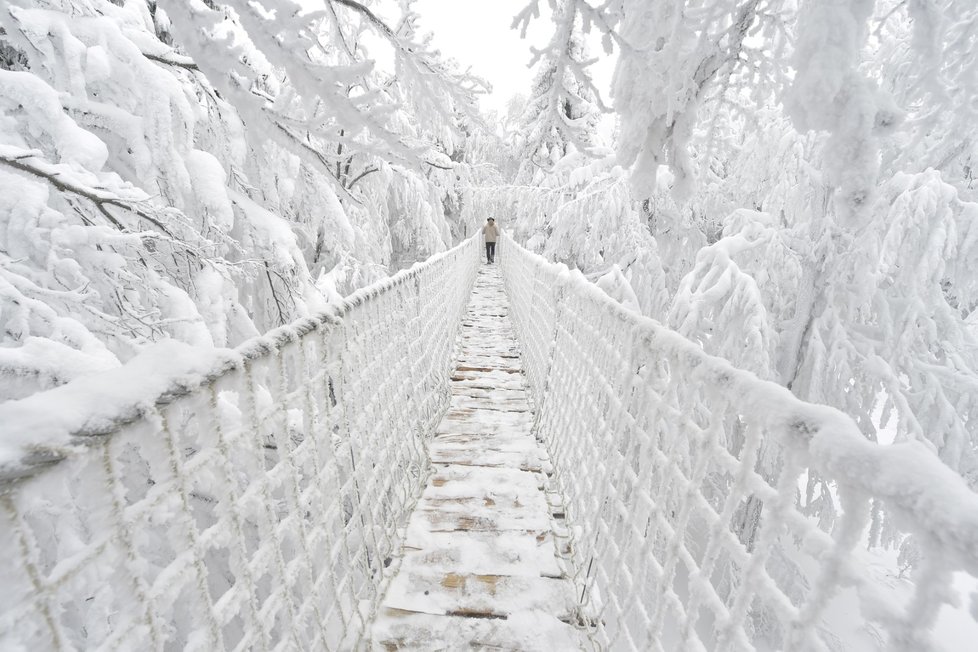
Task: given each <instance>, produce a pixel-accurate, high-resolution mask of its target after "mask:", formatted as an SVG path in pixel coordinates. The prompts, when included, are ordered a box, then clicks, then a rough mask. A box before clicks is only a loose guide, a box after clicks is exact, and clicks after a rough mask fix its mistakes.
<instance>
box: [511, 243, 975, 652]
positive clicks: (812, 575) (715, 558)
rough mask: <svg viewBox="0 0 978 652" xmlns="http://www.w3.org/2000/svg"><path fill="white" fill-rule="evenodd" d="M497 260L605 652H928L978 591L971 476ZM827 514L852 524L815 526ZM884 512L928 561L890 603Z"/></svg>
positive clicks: (568, 283)
mask: <svg viewBox="0 0 978 652" xmlns="http://www.w3.org/2000/svg"><path fill="white" fill-rule="evenodd" d="M499 256H500V260H501V265H502V270H503V276H504V281H505V284H506V288H507V293H508V294H509V297H510V302H511V305H512V311H511V314H512V317H513V320H514V323H515V326H516V330H517V334H518V338H519V340H520V345H521V347H522V350H523V356H524V360H525V366H526V369H527V375H528V378H529V381H530V385H531V390H532V394H533V395H534V398H535V403H536V409H537V423H536V429H537V437H538V438H539V439H541V440H542V441H544V442H545V443H546V445H547V447H548V449H549V451H550V453H551V455H552V457H553V466H554V469H555V478H554V484H555V485H556V491H558V492H559V494H560V495H561V496H562V499H563V501H564V502H565V511H566V513H565V518H566V522H567V523H568V525H569V528H570V529H569V530H568V532H567V536H568V537H569V538H570V540H571V541H570V547H569V548H570V549H571V550H572V551H573V553H572V554H573V559H572V560H571V561H572V564H571V566H572V567H573V568H575V569H576V571H575V572H576V576H575V581H576V582H577V584H578V589H579V593H578V595H579V596H580V597H581V602H582V605H581V610H582V614H583V617H585V618H587V619H590V620H591V622H592V623H594V624H596V625H598V628H599V632H600V633H599V636H600V637H601V638H602V639H603V643H604V644H606V645H607V646H608V647H609V649H634V650H676V649H716V650H738V649H744V650H747V649H782V650H837V649H857V648H858V649H863V648H862V647H859V645H856V647H855V648H853V647H852V645H854V642H856V641H863V642H865V641H867V640H871V639H872V638H873V637H874V636H875V637H877V641H876V644H872V643H871V644H870V645H869V646H868V648H869V649H886V650H906V651H910V650H915V651H916V650H928V649H933V648H934V647H935V643H934V641H933V640H932V633H931V631H930V630H931V628H932V626H933V624H934V622H935V620H936V617H937V614H938V612H939V611H940V609H941V608H942V606H943V604H944V603H946V602H948V601H949V600H954V599H955V597H954V591H953V590H952V588H951V579H952V573H953V572H954V571H958V570H962V571H966V572H968V573H971V574H972V575H976V576H978V495H976V494H975V493H973V492H971V491H970V490H969V489H968V488H967V486H966V485H965V483H964V481H963V480H962V479H961V478H960V477H959V476H958V475H956V474H955V473H953V472H952V471H951V470H949V469H948V468H946V467H945V466H943V465H942V464H941V462H940V461H939V460H938V459H937V457H936V456H935V455H933V454H932V453H931V452H930V451H928V450H927V449H926V448H925V447H924V446H922V445H921V444H919V443H916V442H914V443H904V444H894V445H891V446H880V445H877V444H875V443H872V442H869V441H867V440H866V439H865V438H864V437H863V436H862V435H861V434H860V432H859V430H858V429H857V427H856V425H855V424H854V423H853V422H852V421H851V420H850V419H849V418H848V417H846V416H845V415H844V414H842V413H841V412H838V411H837V410H834V409H832V408H829V407H825V406H819V405H812V404H808V403H805V402H803V401H800V400H799V399H797V398H796V397H795V396H793V395H792V394H791V393H790V392H789V391H788V390H787V389H785V388H783V387H781V386H778V385H776V384H774V383H770V382H766V381H762V380H760V379H758V378H757V377H756V376H754V375H753V374H751V373H749V372H746V371H743V370H740V369H736V368H734V367H733V366H731V365H730V364H729V363H728V362H726V361H725V360H722V359H720V358H716V357H712V356H710V355H707V354H706V353H705V352H703V350H702V349H701V348H700V347H699V346H697V345H696V344H694V343H692V342H690V341H688V340H686V339H685V338H683V337H681V336H680V335H679V334H677V333H675V332H674V331H671V330H669V329H667V328H665V327H663V326H662V325H660V324H659V323H658V322H656V321H654V320H652V319H648V318H645V317H642V316H640V315H637V314H635V313H633V312H631V311H629V310H627V309H625V308H623V307H621V306H620V305H619V304H618V303H617V302H615V301H613V300H612V299H611V298H609V297H608V296H607V295H605V294H604V293H603V292H602V291H601V290H600V289H598V288H597V287H596V286H594V285H593V284H590V283H588V282H587V281H586V280H585V279H584V278H583V276H582V275H581V274H580V273H579V272H570V271H568V270H567V268H566V267H565V266H563V265H556V264H552V263H549V262H547V261H545V260H544V259H543V258H541V257H539V256H537V255H535V254H532V253H530V252H528V251H526V250H525V249H523V248H522V247H520V246H519V245H518V244H516V243H515V242H514V241H513V240H512V239H511V238H509V237H508V236H503V241H502V242H501V246H500V252H499ZM828 501H833V502H834V504H838V505H840V506H841V509H842V513H841V515H837V516H836V518H834V520H823V522H822V524H821V527H820V524H819V522H818V520H817V519H816V518H815V517H814V516H813V514H815V513H816V512H819V511H821V512H822V516H823V517H824V515H825V513H827V512H829V513H830V510H827V509H822V510H819V509H817V507H818V506H819V505H820V504H821V505H823V506H824V505H825V504H826V503H827V502H828ZM880 509H883V510H885V512H886V514H887V515H888V517H889V518H890V523H889V525H888V527H899V528H900V529H901V531H902V532H905V533H906V534H910V535H913V536H914V539H915V542H916V546H917V549H918V550H920V552H921V561H920V564H919V568H918V570H917V572H916V573H915V574H914V578H913V579H914V581H913V582H910V581H909V580H904V579H901V578H898V577H896V576H895V575H894V576H893V577H889V578H887V579H886V582H887V583H888V584H889V585H891V586H888V587H887V590H886V591H880V581H879V579H878V578H877V579H875V580H874V579H873V578H871V577H870V576H869V573H870V572H871V571H869V570H867V567H869V566H871V565H874V566H877V567H879V566H882V563H872V564H871V563H870V562H871V561H873V560H874V559H876V560H877V561H878V560H879V559H878V558H871V557H870V555H871V553H870V552H868V551H867V550H866V549H865V546H864V545H861V544H863V543H865V542H866V537H867V529H868V527H869V524H870V522H871V520H870V513H871V510H880ZM887 552H888V554H890V561H893V558H894V557H895V556H896V555H895V553H894V552H892V551H887ZM972 600H973V601H974V602H976V603H978V596H974V597H973V598H972ZM972 613H978V604H973V605H972ZM877 645H878V647H877Z"/></svg>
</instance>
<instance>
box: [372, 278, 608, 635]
mask: <svg viewBox="0 0 978 652" xmlns="http://www.w3.org/2000/svg"><path fill="white" fill-rule="evenodd" d="M506 306H507V304H506V296H505V293H504V292H503V291H502V284H501V279H500V277H499V272H498V268H496V267H494V266H487V267H484V268H483V269H482V271H481V272H480V275H479V278H478V279H477V281H476V286H475V289H474V291H473V294H472V298H471V300H470V304H469V308H468V312H467V314H466V317H465V319H464V320H463V324H462V335H461V336H460V338H459V343H460V348H459V353H458V357H457V367H456V369H455V371H454V373H453V375H452V382H451V385H450V391H451V395H452V397H451V403H450V408H449V410H448V412H447V413H446V414H445V417H444V418H443V420H442V422H441V423H440V424H439V425H438V427H437V428H436V429H435V433H434V437H433V438H432V439H431V440H430V443H429V454H430V460H431V463H432V464H433V466H434V473H433V474H432V475H431V476H430V478H429V482H428V486H427V487H426V488H425V490H424V492H423V494H422V496H421V499H420V500H419V501H418V504H417V506H416V508H415V510H414V512H413V513H412V514H411V517H410V519H409V520H408V524H407V528H406V531H405V539H404V544H403V546H402V549H401V551H400V554H399V555H398V557H397V558H396V559H395V561H394V563H393V564H392V566H391V568H392V569H396V573H395V574H394V576H393V577H392V579H391V582H390V585H389V586H388V589H387V593H386V594H385V596H384V602H383V604H382V608H381V610H380V613H379V614H378V617H377V619H376V621H375V622H374V623H373V625H372V627H371V632H370V635H371V640H370V647H371V648H372V649H382V650H455V649H492V650H580V649H591V648H592V647H593V645H591V644H590V642H589V641H588V638H587V632H586V631H584V630H582V629H579V628H578V627H576V626H574V625H572V624H571V623H577V622H578V621H579V619H577V618H576V617H575V615H574V614H575V613H576V612H575V609H576V603H575V591H574V589H573V584H572V582H571V581H570V580H569V579H568V572H567V571H566V569H565V568H564V567H563V562H562V561H561V557H560V556H559V555H558V554H557V553H558V549H559V550H561V551H563V552H566V550H567V547H568V546H569V540H568V539H567V538H565V537H564V536H563V533H565V532H566V529H567V528H566V527H565V526H564V525H563V520H562V519H561V518H558V519H555V518H554V515H553V514H554V512H555V511H558V510H559V508H557V509H555V508H553V507H552V506H551V505H550V504H549V503H548V500H547V495H546V494H545V493H544V490H543V489H544V486H545V485H546V482H547V477H546V474H547V473H548V472H549V471H550V461H549V458H548V456H547V453H546V451H545V450H544V449H543V448H542V447H541V446H540V444H539V443H538V442H537V441H536V440H535V439H534V438H533V435H532V434H531V428H532V425H533V413H532V412H531V409H530V401H529V399H528V395H527V390H526V385H525V377H524V374H523V367H522V361H521V360H520V357H519V351H518V348H517V346H516V344H515V336H514V333H513V330H512V325H511V323H510V321H509V317H508V312H509V311H508V308H507V307H506ZM558 516H560V517H562V514H558ZM558 524H559V525H558Z"/></svg>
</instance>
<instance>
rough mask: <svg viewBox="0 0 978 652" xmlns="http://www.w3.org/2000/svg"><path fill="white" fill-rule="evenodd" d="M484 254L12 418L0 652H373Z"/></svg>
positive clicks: (65, 392)
mask: <svg viewBox="0 0 978 652" xmlns="http://www.w3.org/2000/svg"><path fill="white" fill-rule="evenodd" d="M479 244H480V239H479V238H470V239H469V240H467V241H465V242H464V243H462V244H460V245H459V246H457V247H455V248H454V249H452V250H450V251H447V252H444V253H441V254H438V255H435V256H434V257H432V258H431V259H429V260H427V261H425V262H423V263H419V264H416V265H415V266H413V267H412V268H411V269H409V270H404V271H401V272H399V273H397V274H395V275H393V276H391V277H390V278H387V279H384V280H382V281H379V282H378V283H375V284H373V285H371V286H369V287H367V288H364V289H361V290H359V291H357V292H355V293H353V294H352V295H351V296H350V297H348V298H347V299H346V300H344V301H343V302H342V303H341V304H340V305H338V306H337V307H336V308H335V309H332V310H329V311H326V312H323V313H321V314H318V315H316V316H314V317H310V318H306V319H300V320H298V321H296V322H294V323H293V324H290V325H288V326H283V327H281V328H278V329H275V330H273V331H271V332H269V333H268V334H266V335H264V336H261V337H257V338H254V339H252V340H249V341H248V342H246V343H244V344H242V345H241V346H239V347H237V348H236V349H234V350H221V351H215V352H211V353H204V354H201V353H200V351H199V350H196V349H191V348H190V347H186V346H181V345H178V344H176V343H167V344H163V345H161V346H159V347H157V348H156V349H155V350H154V351H150V353H149V354H148V355H147V356H144V357H142V358H139V357H137V359H136V360H134V361H133V362H132V363H130V364H127V365H123V367H122V368H121V369H119V370H114V371H111V372H106V373H105V374H101V375H98V376H96V377H93V378H88V379H82V380H79V381H75V382H73V383H69V384H68V385H67V386H64V387H60V388H56V389H54V390H50V391H47V392H42V393H39V394H36V395H34V396H31V397H28V398H26V399H22V400H19V401H9V402H7V403H4V404H0V429H2V431H3V433H2V434H3V438H4V439H5V440H6V441H7V442H8V443H7V446H6V450H0V462H6V464H5V465H3V466H0V554H2V556H3V559H4V562H3V566H2V567H0V586H3V591H2V592H0V648H3V649H6V648H7V647H8V646H9V647H13V648H17V649H20V648H21V647H23V648H24V649H162V648H163V647H166V646H173V645H186V646H187V648H188V649H232V648H236V649H259V648H260V649H272V648H273V647H276V646H278V647H281V646H282V645H289V646H291V647H293V648H294V649H316V648H325V649H337V648H340V647H343V648H348V647H351V646H353V645H355V643H356V640H357V638H358V637H359V636H360V635H361V634H362V632H363V629H364V627H365V626H366V624H367V623H368V622H369V618H370V616H371V613H372V612H373V610H374V609H376V606H377V604H378V601H379V599H380V596H381V594H380V588H381V587H380V583H381V581H382V578H383V575H384V568H385V566H386V564H387V563H389V557H390V554H391V552H392V551H393V550H394V547H395V545H396V542H397V538H398V533H397V530H398V527H399V526H403V520H404V518H405V517H406V514H407V512H408V511H409V509H410V507H411V504H412V502H413V501H414V500H415V499H416V496H417V495H418V493H419V491H420V488H421V487H422V486H423V480H424V477H425V475H426V473H427V468H428V459H427V453H426V450H425V448H426V438H427V436H428V435H429V433H430V431H431V429H432V425H433V424H434V421H435V420H436V419H437V418H438V416H439V414H440V413H441V412H442V411H443V410H444V408H445V406H446V405H447V398H448V393H447V383H448V379H449V376H450V373H451V368H450V367H451V357H452V350H453V342H454V333H456V332H457V329H458V328H459V326H460V324H461V317H462V314H463V311H464V308H465V305H466V302H467V300H468V296H469V293H470V290H471V286H472V283H473V282H474V279H475V273H476V271H477V269H478V262H479ZM194 356H196V358H195V357H194ZM168 358H170V359H168ZM147 376H152V377H147ZM140 383H141V384H140ZM136 384H140V386H139V387H138V388H134V386H135V385H136ZM11 442H12V444H11Z"/></svg>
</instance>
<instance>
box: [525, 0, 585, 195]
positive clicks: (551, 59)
mask: <svg viewBox="0 0 978 652" xmlns="http://www.w3.org/2000/svg"><path fill="white" fill-rule="evenodd" d="M550 4H551V9H552V11H553V20H554V24H555V30H554V35H553V38H552V39H551V40H550V42H549V43H548V45H547V46H546V47H544V48H543V49H541V50H537V51H535V54H534V60H535V62H536V69H537V72H536V75H535V76H534V79H533V84H532V87H531V88H530V92H529V96H528V98H527V101H526V107H525V108H524V110H523V116H522V119H521V121H522V125H521V128H520V132H519V135H518V137H517V138H518V141H517V142H516V143H515V145H516V146H515V158H516V160H517V161H519V170H518V172H517V174H516V182H517V183H520V184H535V185H539V184H540V183H541V181H542V179H543V178H544V177H545V176H546V175H547V174H549V173H550V172H551V171H552V169H553V167H554V166H555V165H556V164H557V163H558V161H560V159H562V158H563V157H564V156H566V155H568V154H570V153H573V152H583V153H590V152H591V150H592V148H594V147H595V146H596V145H597V142H596V130H597V126H598V120H599V118H600V115H601V107H600V105H599V100H598V93H597V91H596V89H595V88H594V84H593V82H592V81H591V76H590V73H589V72H588V70H587V66H588V65H589V64H590V63H593V61H590V60H589V59H588V56H587V47H586V44H585V42H584V37H583V34H582V32H581V27H580V24H579V18H578V16H577V12H576V11H575V10H574V2H567V1H564V0H561V1H559V2H551V3H550ZM538 10H539V8H538V7H536V3H533V5H531V6H530V7H528V8H527V9H525V10H524V12H523V13H522V14H521V15H520V16H517V18H516V21H515V23H514V24H519V23H520V21H523V22H524V30H525V21H526V20H528V18H527V17H526V15H527V13H528V12H532V11H538Z"/></svg>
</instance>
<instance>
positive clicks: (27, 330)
mask: <svg viewBox="0 0 978 652" xmlns="http://www.w3.org/2000/svg"><path fill="white" fill-rule="evenodd" d="M384 12H386V14H384ZM387 15H389V16H391V17H387ZM368 35H369V36H368ZM368 43H369V44H370V45H371V47H373V48H374V49H375V50H376V52H372V51H369V50H368V48H367V44H368ZM378 61H380V62H388V61H389V62H390V63H384V64H383V65H381V64H378V63H377V62H378ZM480 86H481V82H479V81H478V80H476V79H475V78H473V77H470V76H468V75H466V74H464V73H459V72H457V71H456V70H455V69H454V68H453V67H452V66H451V65H450V64H448V63H446V62H445V60H444V59H443V58H442V57H441V56H440V54H439V53H438V52H436V51H434V50H432V49H431V47H430V43H429V42H428V41H427V40H426V39H425V38H423V37H422V36H421V35H420V28H419V19H418V17H417V16H416V15H415V14H414V12H413V11H412V10H411V3H410V2H404V3H371V4H370V6H369V7H368V6H367V5H365V4H362V3H358V2H353V1H349V0H330V1H329V2H326V1H324V2H322V3H319V5H318V6H314V5H311V4H310V3H304V4H302V5H299V4H296V3H293V2H289V1H287V0H285V1H282V2H278V1H276V0H269V1H268V2H263V3H247V2H235V1H229V2H209V1H208V2H190V3H188V2H183V0H180V1H164V0H161V1H160V2H155V1H152V2H148V1H147V0H125V1H117V2H110V1H109V0H85V1H82V0H68V1H66V2H55V1H48V0H11V2H6V3H4V4H3V5H2V6H0V230H2V233H3V238H2V239H0V242H2V245H0V370H2V371H0V399H3V398H9V397H14V396H21V395H24V394H27V393H30V392H33V391H36V390H37V389H41V388H45V387H50V386H53V385H58V384H61V383H63V382H66V381H68V380H71V379H72V378H75V377H78V376H80V375H84V374H86V373H91V372H93V371H97V370H98V369H100V368H105V367H106V366H113V365H117V364H119V363H120V361H125V360H126V359H128V358H129V357H131V356H132V355H133V354H134V353H136V352H137V351H138V350H139V348H140V347H141V346H143V345H144V344H145V343H147V342H150V341H153V340H156V339H160V338H165V337H175V338H178V339H181V340H184V341H187V342H190V343H193V344H199V345H204V346H211V345H217V346H230V345H234V344H236V343H238V342H240V341H242V340H243V339H245V338H247V337H249V336H252V335H255V334H257V333H259V332H262V331H264V330H266V329H268V328H271V327H273V326H276V325H278V324H281V323H285V322H288V321H291V320H292V319H294V318H296V317H298V316H301V315H304V314H308V313H309V312H311V311H314V310H318V309H320V308H322V307H324V306H325V304H326V303H327V302H328V301H329V300H332V299H335V298H336V297H337V296H338V295H341V294H345V293H347V292H349V291H351V290H352V289H355V288H356V287H359V286H360V285H363V284H365V283H367V282H370V281H372V280H375V279H377V278H379V277H381V276H383V275H385V274H387V273H388V272H389V271H391V270H393V269H396V268H397V266H399V265H401V264H408V263H410V262H413V260H414V259H416V258H420V257H426V256H427V255H429V254H430V253H432V252H434V251H439V250H442V249H444V248H445V247H447V246H449V245H450V244H452V242H453V240H454V238H455V237H456V234H457V231H458V230H457V229H456V228H455V227H454V226H453V224H452V220H454V219H456V218H454V217H452V216H451V215H448V216H446V212H445V203H444V202H445V197H446V195H447V194H449V193H455V194H457V192H458V191H457V186H458V184H459V183H460V179H461V177H462V176H463V175H464V174H466V170H467V168H468V165H469V164H468V163H467V162H464V161H461V160H458V161H456V160H453V159H452V156H453V153H454V152H455V151H457V150H459V149H461V148H464V146H465V141H466V138H467V137H468V136H467V134H466V133H465V131H464V129H463V128H462V127H463V126H464V125H477V124H478V122H479V116H478V114H477V113H476V111H475V108H474V99H475V94H476V93H477V92H478V91H479V88H480ZM432 170H437V171H438V172H439V173H444V174H441V175H435V174H433V173H432Z"/></svg>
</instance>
